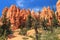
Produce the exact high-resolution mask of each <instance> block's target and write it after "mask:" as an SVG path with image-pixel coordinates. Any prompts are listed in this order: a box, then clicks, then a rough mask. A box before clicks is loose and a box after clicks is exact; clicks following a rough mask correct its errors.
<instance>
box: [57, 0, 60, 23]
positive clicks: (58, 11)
mask: <svg viewBox="0 0 60 40" xmlns="http://www.w3.org/2000/svg"><path fill="white" fill-rule="evenodd" d="M56 9H57V11H56V17H57V20H58V22H59V23H58V24H60V0H58V2H57V4H56Z"/></svg>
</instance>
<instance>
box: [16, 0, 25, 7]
mask: <svg viewBox="0 0 60 40" xmlns="http://www.w3.org/2000/svg"><path fill="white" fill-rule="evenodd" d="M23 2H24V1H23V0H16V5H17V6H19V7H24V4H23Z"/></svg>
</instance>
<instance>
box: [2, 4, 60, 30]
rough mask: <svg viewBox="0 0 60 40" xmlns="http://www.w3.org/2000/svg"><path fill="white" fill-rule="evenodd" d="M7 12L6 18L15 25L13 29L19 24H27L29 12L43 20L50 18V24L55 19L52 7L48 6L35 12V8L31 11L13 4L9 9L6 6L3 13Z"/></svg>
mask: <svg viewBox="0 0 60 40" xmlns="http://www.w3.org/2000/svg"><path fill="white" fill-rule="evenodd" d="M58 9H59V8H57V10H58ZM5 12H6V13H7V15H6V18H7V19H9V20H10V23H11V26H13V27H12V28H13V29H17V28H19V26H21V25H22V24H24V25H25V22H26V19H27V17H28V15H29V14H31V16H32V17H33V18H37V19H39V18H40V19H41V20H44V19H45V20H47V19H48V24H49V25H50V24H51V20H52V19H53V16H52V15H53V11H52V10H51V9H50V7H48V8H46V7H44V8H43V10H42V11H41V12H34V10H32V11H30V10H29V9H28V10H25V9H19V8H18V7H16V6H15V5H11V7H10V8H9V9H8V8H5V9H4V10H3V12H2V14H3V15H4V13H5ZM58 12H60V11H58ZM59 15H60V14H59Z"/></svg>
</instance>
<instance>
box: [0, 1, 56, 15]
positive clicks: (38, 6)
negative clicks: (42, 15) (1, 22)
mask: <svg viewBox="0 0 60 40" xmlns="http://www.w3.org/2000/svg"><path fill="white" fill-rule="evenodd" d="M56 2H57V0H0V16H1V15H2V10H3V9H4V8H5V7H6V6H7V7H8V8H9V7H10V6H11V5H12V4H15V5H16V6H17V7H20V9H23V8H24V9H29V8H30V9H33V10H35V11H39V10H42V8H43V7H44V6H46V7H47V6H50V8H51V9H52V6H53V8H54V9H56Z"/></svg>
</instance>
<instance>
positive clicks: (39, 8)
mask: <svg viewBox="0 0 60 40" xmlns="http://www.w3.org/2000/svg"><path fill="white" fill-rule="evenodd" d="M32 9H33V10H34V11H35V12H38V11H41V10H42V7H35V8H32Z"/></svg>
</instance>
